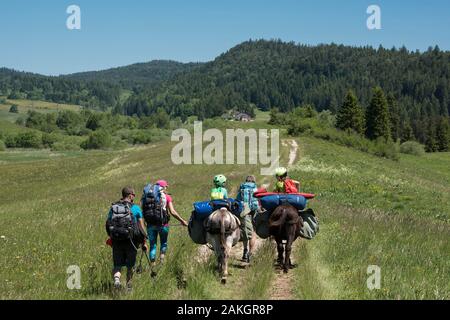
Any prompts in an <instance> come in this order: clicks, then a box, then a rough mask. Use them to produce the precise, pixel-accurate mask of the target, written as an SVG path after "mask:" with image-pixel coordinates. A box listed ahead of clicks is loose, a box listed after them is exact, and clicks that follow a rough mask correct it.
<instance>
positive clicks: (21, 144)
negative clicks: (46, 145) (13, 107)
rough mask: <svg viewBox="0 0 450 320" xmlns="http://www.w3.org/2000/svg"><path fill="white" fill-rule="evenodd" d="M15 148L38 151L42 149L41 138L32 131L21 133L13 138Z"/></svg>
mask: <svg viewBox="0 0 450 320" xmlns="http://www.w3.org/2000/svg"><path fill="white" fill-rule="evenodd" d="M15 147H16V148H33V149H39V148H41V147H42V138H41V136H40V135H39V134H38V133H36V132H34V131H28V132H21V133H19V134H18V135H17V136H16V137H15Z"/></svg>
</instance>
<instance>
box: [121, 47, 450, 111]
mask: <svg viewBox="0 0 450 320" xmlns="http://www.w3.org/2000/svg"><path fill="white" fill-rule="evenodd" d="M375 86H381V88H382V89H383V90H384V91H385V92H386V93H392V94H393V95H394V96H395V97H396V98H397V99H398V103H399V106H400V109H401V110H402V111H401V112H402V113H403V114H404V117H406V116H407V115H409V116H410V118H412V119H416V118H419V117H426V116H433V115H436V114H445V115H447V114H448V112H449V109H450V96H449V94H448V91H449V90H450V89H449V88H450V52H442V51H440V50H439V48H434V49H430V50H429V51H427V52H425V53H418V52H409V51H407V50H406V49H405V48H402V49H389V50H388V49H383V48H379V49H373V48H371V47H362V48H355V47H348V46H343V45H334V44H332V45H320V46H304V45H296V44H294V43H284V42H281V41H265V40H260V41H248V42H245V43H243V44H241V45H238V46H236V47H234V48H232V49H231V50H229V51H228V52H226V53H224V54H222V55H221V56H219V57H218V58H217V59H215V60H214V61H212V62H209V63H207V64H204V65H202V66H200V67H199V68H196V69H194V70H192V71H191V72H189V73H183V74H180V75H177V76H175V79H174V80H172V81H168V82H166V83H164V84H163V85H162V86H160V87H159V88H157V89H155V90H152V91H151V92H149V93H147V98H148V99H145V100H148V101H147V102H146V104H147V107H149V108H150V109H155V107H159V106H164V107H165V108H166V109H167V110H168V111H169V112H171V113H174V114H175V115H182V114H186V113H188V114H190V113H194V114H197V115H200V116H204V117H211V116H217V115H220V114H221V113H223V112H225V111H226V110H228V109H230V108H240V109H248V108H249V106H248V104H254V105H255V106H256V107H258V108H260V109H262V110H269V109H270V108H273V107H277V108H279V109H280V110H281V111H289V110H291V109H293V108H294V107H296V106H299V105H302V104H306V103H309V104H313V105H314V106H315V107H316V108H317V109H318V110H323V109H330V110H331V111H336V110H337V108H338V107H339V106H340V104H341V103H342V101H343V98H344V96H345V93H346V92H347V90H348V89H350V88H352V89H353V90H354V91H355V92H356V94H357V96H358V98H359V99H360V102H361V103H362V104H363V105H367V103H368V101H369V100H370V96H371V90H372V88H373V87H375ZM161 93H164V99H162V98H161ZM134 98H136V100H135V101H134V103H133V101H130V103H129V104H128V106H125V107H126V108H125V111H126V112H127V113H138V114H141V113H147V112H148V110H147V109H146V108H145V107H144V109H142V106H139V105H138V104H136V103H137V101H139V100H140V101H142V100H143V99H142V97H141V99H139V98H138V97H134ZM132 99H133V98H132ZM149 101H150V102H149ZM180 106H182V108H180ZM127 107H128V108H127Z"/></svg>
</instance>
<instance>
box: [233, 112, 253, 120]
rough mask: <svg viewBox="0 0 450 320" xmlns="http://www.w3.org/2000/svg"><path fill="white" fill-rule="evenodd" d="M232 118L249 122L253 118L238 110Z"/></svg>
mask: <svg viewBox="0 0 450 320" xmlns="http://www.w3.org/2000/svg"><path fill="white" fill-rule="evenodd" d="M234 120H236V121H241V122H250V121H252V120H253V119H252V117H251V116H250V115H249V114H247V113H243V112H239V113H236V114H235V115H234Z"/></svg>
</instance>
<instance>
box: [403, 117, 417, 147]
mask: <svg viewBox="0 0 450 320" xmlns="http://www.w3.org/2000/svg"><path fill="white" fill-rule="evenodd" d="M412 140H414V132H413V129H412V127H411V124H410V123H409V120H408V121H405V123H404V124H403V128H402V137H401V142H402V143H403V142H406V141H412Z"/></svg>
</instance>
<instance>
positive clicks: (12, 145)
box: [5, 135, 16, 148]
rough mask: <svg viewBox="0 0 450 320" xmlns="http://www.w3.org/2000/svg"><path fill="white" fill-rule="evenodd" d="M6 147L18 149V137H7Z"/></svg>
mask: <svg viewBox="0 0 450 320" xmlns="http://www.w3.org/2000/svg"><path fill="white" fill-rule="evenodd" d="M5 145H6V147H8V148H15V147H16V137H15V136H13V135H6V136H5Z"/></svg>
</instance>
